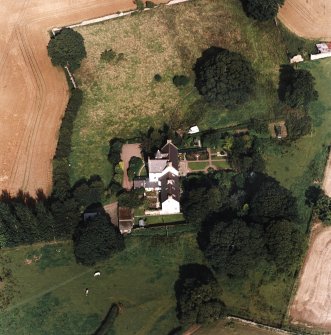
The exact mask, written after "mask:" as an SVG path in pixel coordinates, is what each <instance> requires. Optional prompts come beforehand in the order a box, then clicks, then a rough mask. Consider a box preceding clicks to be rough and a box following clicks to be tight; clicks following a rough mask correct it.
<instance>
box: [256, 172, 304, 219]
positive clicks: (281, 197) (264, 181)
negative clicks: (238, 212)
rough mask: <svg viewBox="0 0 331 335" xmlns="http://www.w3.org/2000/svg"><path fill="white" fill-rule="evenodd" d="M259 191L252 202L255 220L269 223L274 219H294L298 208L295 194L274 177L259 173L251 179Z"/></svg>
mask: <svg viewBox="0 0 331 335" xmlns="http://www.w3.org/2000/svg"><path fill="white" fill-rule="evenodd" d="M250 182H251V187H253V188H255V189H256V190H257V191H256V193H255V194H254V196H253V197H252V200H251V202H250V209H251V211H250V216H251V217H252V219H253V220H254V221H257V222H261V223H268V222H270V221H273V220H283V219H287V220H293V219H296V218H297V215H298V209H297V203H296V199H295V198H294V196H293V194H292V193H291V192H290V191H289V190H288V189H286V188H285V187H283V186H281V185H280V184H279V182H278V181H276V180H275V179H274V178H272V177H269V176H266V175H262V174H259V175H258V176H256V177H253V178H252V179H251V181H250Z"/></svg>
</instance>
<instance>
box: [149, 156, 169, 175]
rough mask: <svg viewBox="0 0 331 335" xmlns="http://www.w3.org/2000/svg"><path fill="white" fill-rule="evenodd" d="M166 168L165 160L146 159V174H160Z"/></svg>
mask: <svg viewBox="0 0 331 335" xmlns="http://www.w3.org/2000/svg"><path fill="white" fill-rule="evenodd" d="M166 166H167V159H148V172H149V173H161V172H162V171H163V170H164V169H165V168H166Z"/></svg>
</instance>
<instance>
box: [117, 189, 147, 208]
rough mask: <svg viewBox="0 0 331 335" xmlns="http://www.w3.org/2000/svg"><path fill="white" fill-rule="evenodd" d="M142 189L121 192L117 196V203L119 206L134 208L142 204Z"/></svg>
mask: <svg viewBox="0 0 331 335" xmlns="http://www.w3.org/2000/svg"><path fill="white" fill-rule="evenodd" d="M143 194H144V189H143V188H141V189H139V188H138V189H137V188H136V189H134V190H132V191H125V192H122V193H121V194H120V195H119V196H118V205H119V206H121V207H129V208H135V207H139V206H141V205H142V204H143Z"/></svg>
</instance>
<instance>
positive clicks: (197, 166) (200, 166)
mask: <svg viewBox="0 0 331 335" xmlns="http://www.w3.org/2000/svg"><path fill="white" fill-rule="evenodd" d="M208 165H209V163H208V162H189V163H188V167H189V168H190V169H191V170H204V169H205V168H206V167H207V166H208Z"/></svg>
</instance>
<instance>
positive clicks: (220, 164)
mask: <svg viewBox="0 0 331 335" xmlns="http://www.w3.org/2000/svg"><path fill="white" fill-rule="evenodd" d="M211 163H212V164H213V165H214V166H216V167H217V168H219V169H230V165H229V163H228V162H227V161H212V162H211Z"/></svg>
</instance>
